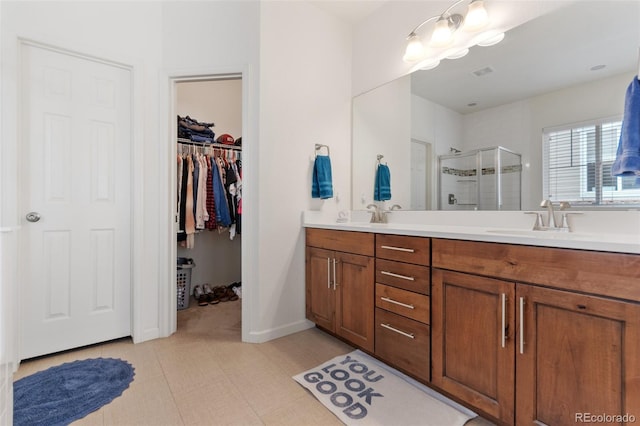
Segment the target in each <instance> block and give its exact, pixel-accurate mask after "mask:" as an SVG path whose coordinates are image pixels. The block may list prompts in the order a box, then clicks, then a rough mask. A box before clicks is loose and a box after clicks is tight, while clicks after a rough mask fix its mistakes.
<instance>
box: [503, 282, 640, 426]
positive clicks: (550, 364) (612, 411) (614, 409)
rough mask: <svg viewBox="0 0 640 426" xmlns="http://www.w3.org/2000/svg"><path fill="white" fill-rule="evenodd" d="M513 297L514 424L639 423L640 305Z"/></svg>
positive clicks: (529, 289) (536, 290) (549, 295)
mask: <svg viewBox="0 0 640 426" xmlns="http://www.w3.org/2000/svg"><path fill="white" fill-rule="evenodd" d="M516 296H517V298H518V305H519V306H520V303H521V302H520V300H522V304H523V305H522V306H523V310H522V312H523V315H522V320H523V323H524V326H519V328H520V327H522V328H523V330H524V334H523V335H522V336H520V334H519V335H518V337H517V346H518V348H517V354H516V365H517V373H516V374H517V376H516V395H517V396H518V398H517V404H516V413H517V414H516V415H517V421H516V424H518V425H527V424H538V425H541V424H547V425H565V424H575V423H576V422H580V423H582V422H583V420H584V416H585V415H588V414H589V413H591V415H595V414H597V415H602V414H606V415H610V416H623V415H625V414H629V415H633V416H635V418H636V419H638V418H640V305H638V304H635V303H626V302H621V301H615V300H611V299H603V298H599V297H595V296H586V295H581V294H576V293H570V292H565V291H559V290H550V289H545V288H541V287H533V286H528V285H520V284H519V285H518V289H517V295H516ZM518 315H519V316H520V314H518ZM520 337H522V339H523V340H522V347H521V343H520ZM521 349H522V351H521ZM578 416H583V417H582V418H579V417H578ZM581 419H582V420H581ZM609 420H613V421H611V422H609V421H605V422H601V423H602V424H624V422H620V421H616V419H615V418H614V417H611V418H610V419H609Z"/></svg>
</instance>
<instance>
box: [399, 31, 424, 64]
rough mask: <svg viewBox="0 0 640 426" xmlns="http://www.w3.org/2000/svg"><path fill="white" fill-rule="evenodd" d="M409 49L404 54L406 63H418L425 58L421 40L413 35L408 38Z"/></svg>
mask: <svg viewBox="0 0 640 426" xmlns="http://www.w3.org/2000/svg"><path fill="white" fill-rule="evenodd" d="M408 40H409V42H408V43H407V49H406V50H405V52H404V56H403V57H402V60H403V61H405V62H416V61H419V60H420V59H422V58H424V46H423V45H422V42H421V41H420V38H419V37H418V36H417V35H416V34H415V33H412V34H410V35H409V37H408Z"/></svg>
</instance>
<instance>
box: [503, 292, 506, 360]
mask: <svg viewBox="0 0 640 426" xmlns="http://www.w3.org/2000/svg"><path fill="white" fill-rule="evenodd" d="M506 309H507V295H506V294H504V293H502V347H503V348H504V347H505V345H506V343H507V330H505V325H506V322H507V313H506Z"/></svg>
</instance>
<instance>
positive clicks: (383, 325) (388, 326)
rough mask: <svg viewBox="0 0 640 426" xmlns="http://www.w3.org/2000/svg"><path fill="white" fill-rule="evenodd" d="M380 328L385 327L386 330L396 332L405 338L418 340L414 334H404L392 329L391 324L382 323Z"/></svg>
mask: <svg viewBox="0 0 640 426" xmlns="http://www.w3.org/2000/svg"><path fill="white" fill-rule="evenodd" d="M380 326H381V327H384V328H386V329H388V330H391V331H395V332H396V333H398V334H402V335H403V336H405V337H408V338H410V339H415V338H416V336H415V335H414V334H413V333H407V332H404V331H402V330H398V329H397V328H394V327H391V326H390V325H389V324H382V323H381V324H380Z"/></svg>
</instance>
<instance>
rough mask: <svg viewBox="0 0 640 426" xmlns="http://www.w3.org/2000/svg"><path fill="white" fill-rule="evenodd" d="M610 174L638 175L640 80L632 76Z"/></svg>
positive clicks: (639, 169) (639, 157) (639, 154)
mask: <svg viewBox="0 0 640 426" xmlns="http://www.w3.org/2000/svg"><path fill="white" fill-rule="evenodd" d="M611 175H612V176H634V175H635V176H640V81H638V78H637V77H634V78H633V81H632V82H631V84H629V87H628V88H627V93H626V95H625V100H624V115H623V118H622V130H621V131H620V142H619V143H618V151H617V153H616V160H615V161H614V162H613V166H612V167H611Z"/></svg>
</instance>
